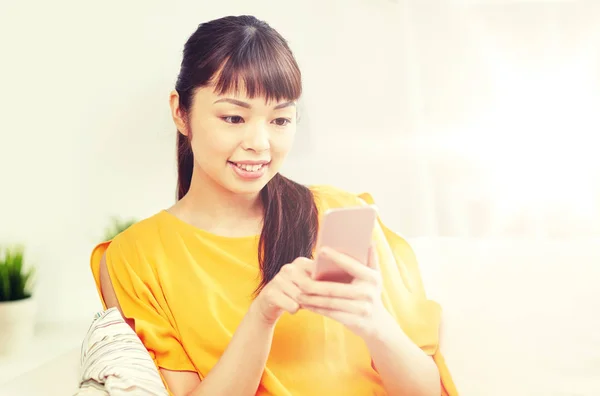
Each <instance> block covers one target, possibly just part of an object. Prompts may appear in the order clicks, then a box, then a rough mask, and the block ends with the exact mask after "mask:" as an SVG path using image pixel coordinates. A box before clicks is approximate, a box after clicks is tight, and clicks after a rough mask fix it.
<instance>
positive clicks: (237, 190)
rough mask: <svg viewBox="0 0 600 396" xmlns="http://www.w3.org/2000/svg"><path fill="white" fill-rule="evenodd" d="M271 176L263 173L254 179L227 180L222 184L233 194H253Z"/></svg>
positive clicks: (256, 192) (261, 187)
mask: <svg viewBox="0 0 600 396" xmlns="http://www.w3.org/2000/svg"><path fill="white" fill-rule="evenodd" d="M273 176H274V175H273ZM273 176H271V175H269V176H267V175H265V176H263V177H261V178H260V179H256V180H228V182H227V183H224V185H223V186H224V187H225V188H226V189H228V190H229V191H231V192H232V193H234V194H240V195H254V194H258V193H260V191H261V190H262V189H263V188H264V187H265V186H266V185H267V183H268V182H269V181H270V180H271V179H272V178H273Z"/></svg>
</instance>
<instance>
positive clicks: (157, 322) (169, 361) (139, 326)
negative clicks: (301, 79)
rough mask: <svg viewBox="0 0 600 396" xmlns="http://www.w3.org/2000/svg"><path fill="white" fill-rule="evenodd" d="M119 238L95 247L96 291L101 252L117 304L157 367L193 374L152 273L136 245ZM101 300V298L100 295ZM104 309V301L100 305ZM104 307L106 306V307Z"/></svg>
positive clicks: (192, 368) (94, 270) (93, 257)
mask: <svg viewBox="0 0 600 396" xmlns="http://www.w3.org/2000/svg"><path fill="white" fill-rule="evenodd" d="M123 237H124V235H123V234H121V235H119V236H118V237H117V238H115V240H113V241H112V242H110V243H104V244H101V245H98V246H97V247H96V249H94V253H93V254H92V270H93V272H94V277H95V278H96V285H97V287H98V288H99V276H98V272H99V271H98V268H99V262H100V259H101V257H102V253H103V251H105V254H106V266H107V270H108V273H109V275H110V279H111V282H112V286H113V288H114V290H115V294H116V297H117V300H118V301H119V305H120V307H121V310H122V312H123V315H124V316H125V317H126V318H128V319H133V320H134V323H135V331H136V333H137V335H138V336H139V337H140V340H141V341H142V343H143V344H144V346H145V347H146V349H147V350H148V352H149V353H150V355H151V357H152V359H153V360H154V361H155V363H156V365H157V367H161V368H164V369H167V370H174V371H196V369H195V367H194V366H193V365H192V363H191V361H190V359H189V358H188V355H187V353H186V351H185V350H184V348H183V347H182V344H181V341H180V338H179V334H178V331H177V329H176V327H175V325H174V320H173V317H172V315H171V312H170V309H169V307H168V305H167V303H166V300H165V298H164V296H163V294H162V291H161V287H160V283H159V281H158V279H157V277H156V275H155V272H154V270H153V268H152V266H151V265H150V263H148V262H147V261H143V260H140V259H139V255H138V253H137V251H136V249H137V248H138V247H137V246H136V244H135V243H132V242H128V241H127V240H123V239H124V238H123ZM100 296H102V294H101V293H100ZM103 305H104V306H105V304H104V301H103ZM105 307H106V306H105Z"/></svg>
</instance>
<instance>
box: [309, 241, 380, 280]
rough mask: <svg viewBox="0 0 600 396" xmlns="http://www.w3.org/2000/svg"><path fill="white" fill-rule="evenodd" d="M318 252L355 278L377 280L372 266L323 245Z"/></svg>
mask: <svg viewBox="0 0 600 396" xmlns="http://www.w3.org/2000/svg"><path fill="white" fill-rule="evenodd" d="M320 254H323V255H325V256H326V257H328V258H330V259H331V260H332V261H334V262H335V264H337V265H338V266H339V267H340V268H341V269H343V270H344V271H346V272H347V273H349V274H350V275H352V276H353V277H354V278H356V279H360V280H366V281H372V282H375V281H377V278H376V273H375V271H373V269H372V268H369V267H368V266H366V265H364V264H362V263H360V262H359V261H358V260H355V259H353V258H352V257H350V256H348V255H345V254H343V253H340V252H338V251H336V250H333V249H330V248H328V247H324V248H322V249H321V252H320Z"/></svg>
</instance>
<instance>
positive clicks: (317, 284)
mask: <svg viewBox="0 0 600 396" xmlns="http://www.w3.org/2000/svg"><path fill="white" fill-rule="evenodd" d="M319 254H323V255H326V256H327V257H328V258H329V259H330V260H332V261H334V262H335V263H336V264H337V265H338V266H339V267H340V268H341V269H343V270H344V271H346V272H348V273H349V274H350V275H351V276H353V277H354V279H353V281H352V282H351V283H338V282H328V281H318V280H307V281H305V282H302V284H299V285H298V286H299V287H300V290H301V291H302V294H300V296H299V297H298V302H299V303H300V306H301V307H302V308H304V309H307V310H309V311H312V312H315V313H318V314H321V315H323V316H327V317H329V318H331V319H333V320H335V321H337V322H340V323H342V324H343V325H345V326H346V327H347V328H348V329H350V330H351V331H352V332H354V333H355V334H357V335H358V336H360V337H362V338H363V339H365V340H366V339H368V338H370V337H374V336H376V334H377V331H378V330H380V329H381V326H384V323H385V322H386V320H388V318H387V317H388V316H389V313H388V312H387V310H386V309H385V307H384V306H383V301H382V300H381V290H382V280H381V273H380V271H379V263H378V258H377V253H376V251H375V248H374V247H373V246H372V247H371V249H370V251H369V260H368V262H367V265H365V264H363V263H361V262H359V261H357V260H355V259H353V258H351V257H349V256H347V255H345V254H342V253H340V252H338V251H335V250H333V249H329V248H323V249H322V250H321V251H320V252H319Z"/></svg>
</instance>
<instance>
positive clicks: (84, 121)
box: [0, 0, 403, 320]
mask: <svg viewBox="0 0 600 396" xmlns="http://www.w3.org/2000/svg"><path fill="white" fill-rule="evenodd" d="M291 4H292V3H288V2H281V1H261V2H247V1H242V0H240V1H219V2H215V1H179V2H171V1H169V2H166V1H127V2H123V1H106V2H102V3H90V2H81V1H67V0H60V1H53V2H45V1H8V2H2V4H1V5H0V37H2V41H3V42H2V46H1V48H2V49H1V51H2V53H1V59H2V61H1V62H0V65H1V66H0V67H1V72H0V86H1V87H2V90H1V93H0V95H1V96H0V109H2V110H0V112H1V114H2V115H1V116H0V148H1V155H0V172H1V177H0V180H1V183H0V186H1V187H0V243H6V242H23V243H25V244H26V246H27V252H28V254H29V258H30V259H31V260H32V261H33V262H35V264H37V265H38V266H39V282H38V289H37V298H38V299H39V302H40V308H41V312H40V319H41V320H50V319H52V320H67V319H77V318H82V317H83V318H86V317H89V316H90V315H91V314H93V310H94V309H95V308H96V307H97V306H98V299H97V297H96V292H95V289H94V285H93V281H92V277H91V275H90V271H89V265H88V262H89V253H90V251H91V249H92V247H93V246H94V244H95V243H96V242H97V241H98V240H99V238H101V237H102V235H103V232H104V227H105V226H106V225H107V223H108V220H109V217H110V216H112V215H121V216H135V217H144V216H148V215H150V214H152V213H154V212H155V211H157V210H159V209H161V208H164V207H166V206H169V205H170V204H171V203H172V202H173V199H174V191H175V172H174V136H175V133H174V128H173V125H172V122H171V120H170V116H169V110H168V101H167V100H168V94H169V91H170V90H171V89H172V88H173V85H174V81H175V78H176V76H177V73H178V66H179V62H180V59H181V58H180V54H181V50H182V48H183V44H184V42H185V41H186V39H187V37H188V36H189V35H190V34H191V33H192V32H193V31H194V30H195V29H196V27H197V25H198V24H199V23H200V22H202V21H206V20H209V19H213V18H216V17H220V16H223V15H227V14H243V13H250V14H254V15H256V16H258V17H259V18H261V19H265V20H267V21H268V22H270V23H271V24H272V26H274V27H275V28H277V29H278V30H280V32H281V33H282V34H283V35H284V36H285V37H286V38H288V40H289V41H290V44H291V46H292V48H293V50H294V51H295V53H296V56H297V58H298V61H299V63H300V64H301V67H302V70H303V73H304V79H305V92H306V95H305V98H306V100H307V101H310V106H308V105H307V109H306V111H307V113H308V114H307V117H305V121H306V122H307V123H310V125H304V126H303V132H304V133H309V132H310V134H312V135H311V136H312V138H313V140H312V141H311V142H313V143H314V142H315V140H314V139H318V134H319V132H320V131H324V130H327V131H331V132H334V131H335V132H336V133H337V134H342V133H344V134H348V136H352V134H354V133H364V132H363V131H364V130H367V129H368V128H369V127H375V128H380V129H381V128H384V127H385V126H386V123H387V122H388V121H390V119H391V118H392V117H395V113H394V109H395V108H396V107H397V106H396V102H401V101H402V99H401V98H400V97H396V98H395V99H394V100H392V101H384V102H380V100H381V99H383V98H389V96H388V95H386V91H387V90H388V89H389V88H390V87H392V88H393V91H395V92H399V91H401V88H402V83H403V82H402V73H396V72H395V71H394V70H393V69H394V68H395V67H397V66H399V64H400V62H399V60H398V59H397V58H398V57H399V56H400V55H399V53H398V52H396V51H389V50H388V48H389V47H390V46H391V45H393V44H394V43H395V42H397V40H399V39H401V36H400V32H399V27H398V26H397V24H396V18H397V17H396V16H395V12H394V10H395V9H397V7H398V6H397V5H396V4H394V3H392V2H387V1H385V0H380V1H354V2H352V1H344V2H336V1H304V2H294V3H293V8H289V7H290V5H291ZM364 70H367V71H370V72H369V73H364V72H363V71H364ZM356 92H362V93H363V94H362V95H357V94H356ZM374 101H377V102H378V103H374ZM374 108H377V109H381V110H382V111H381V114H382V116H381V117H378V118H377V119H375V120H373V117H372V116H371V113H372V110H373V109H374ZM317 126H318V127H317ZM300 139H303V138H302V137H301V138H300ZM303 146H304V147H307V146H306V144H304V145H303ZM296 154H297V153H296ZM295 157H296V158H298V155H296V156H295ZM321 160H322V161H324V162H321V163H322V164H324V163H327V158H321ZM295 173H298V172H295ZM299 176H300V178H302V174H300V175H299Z"/></svg>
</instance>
